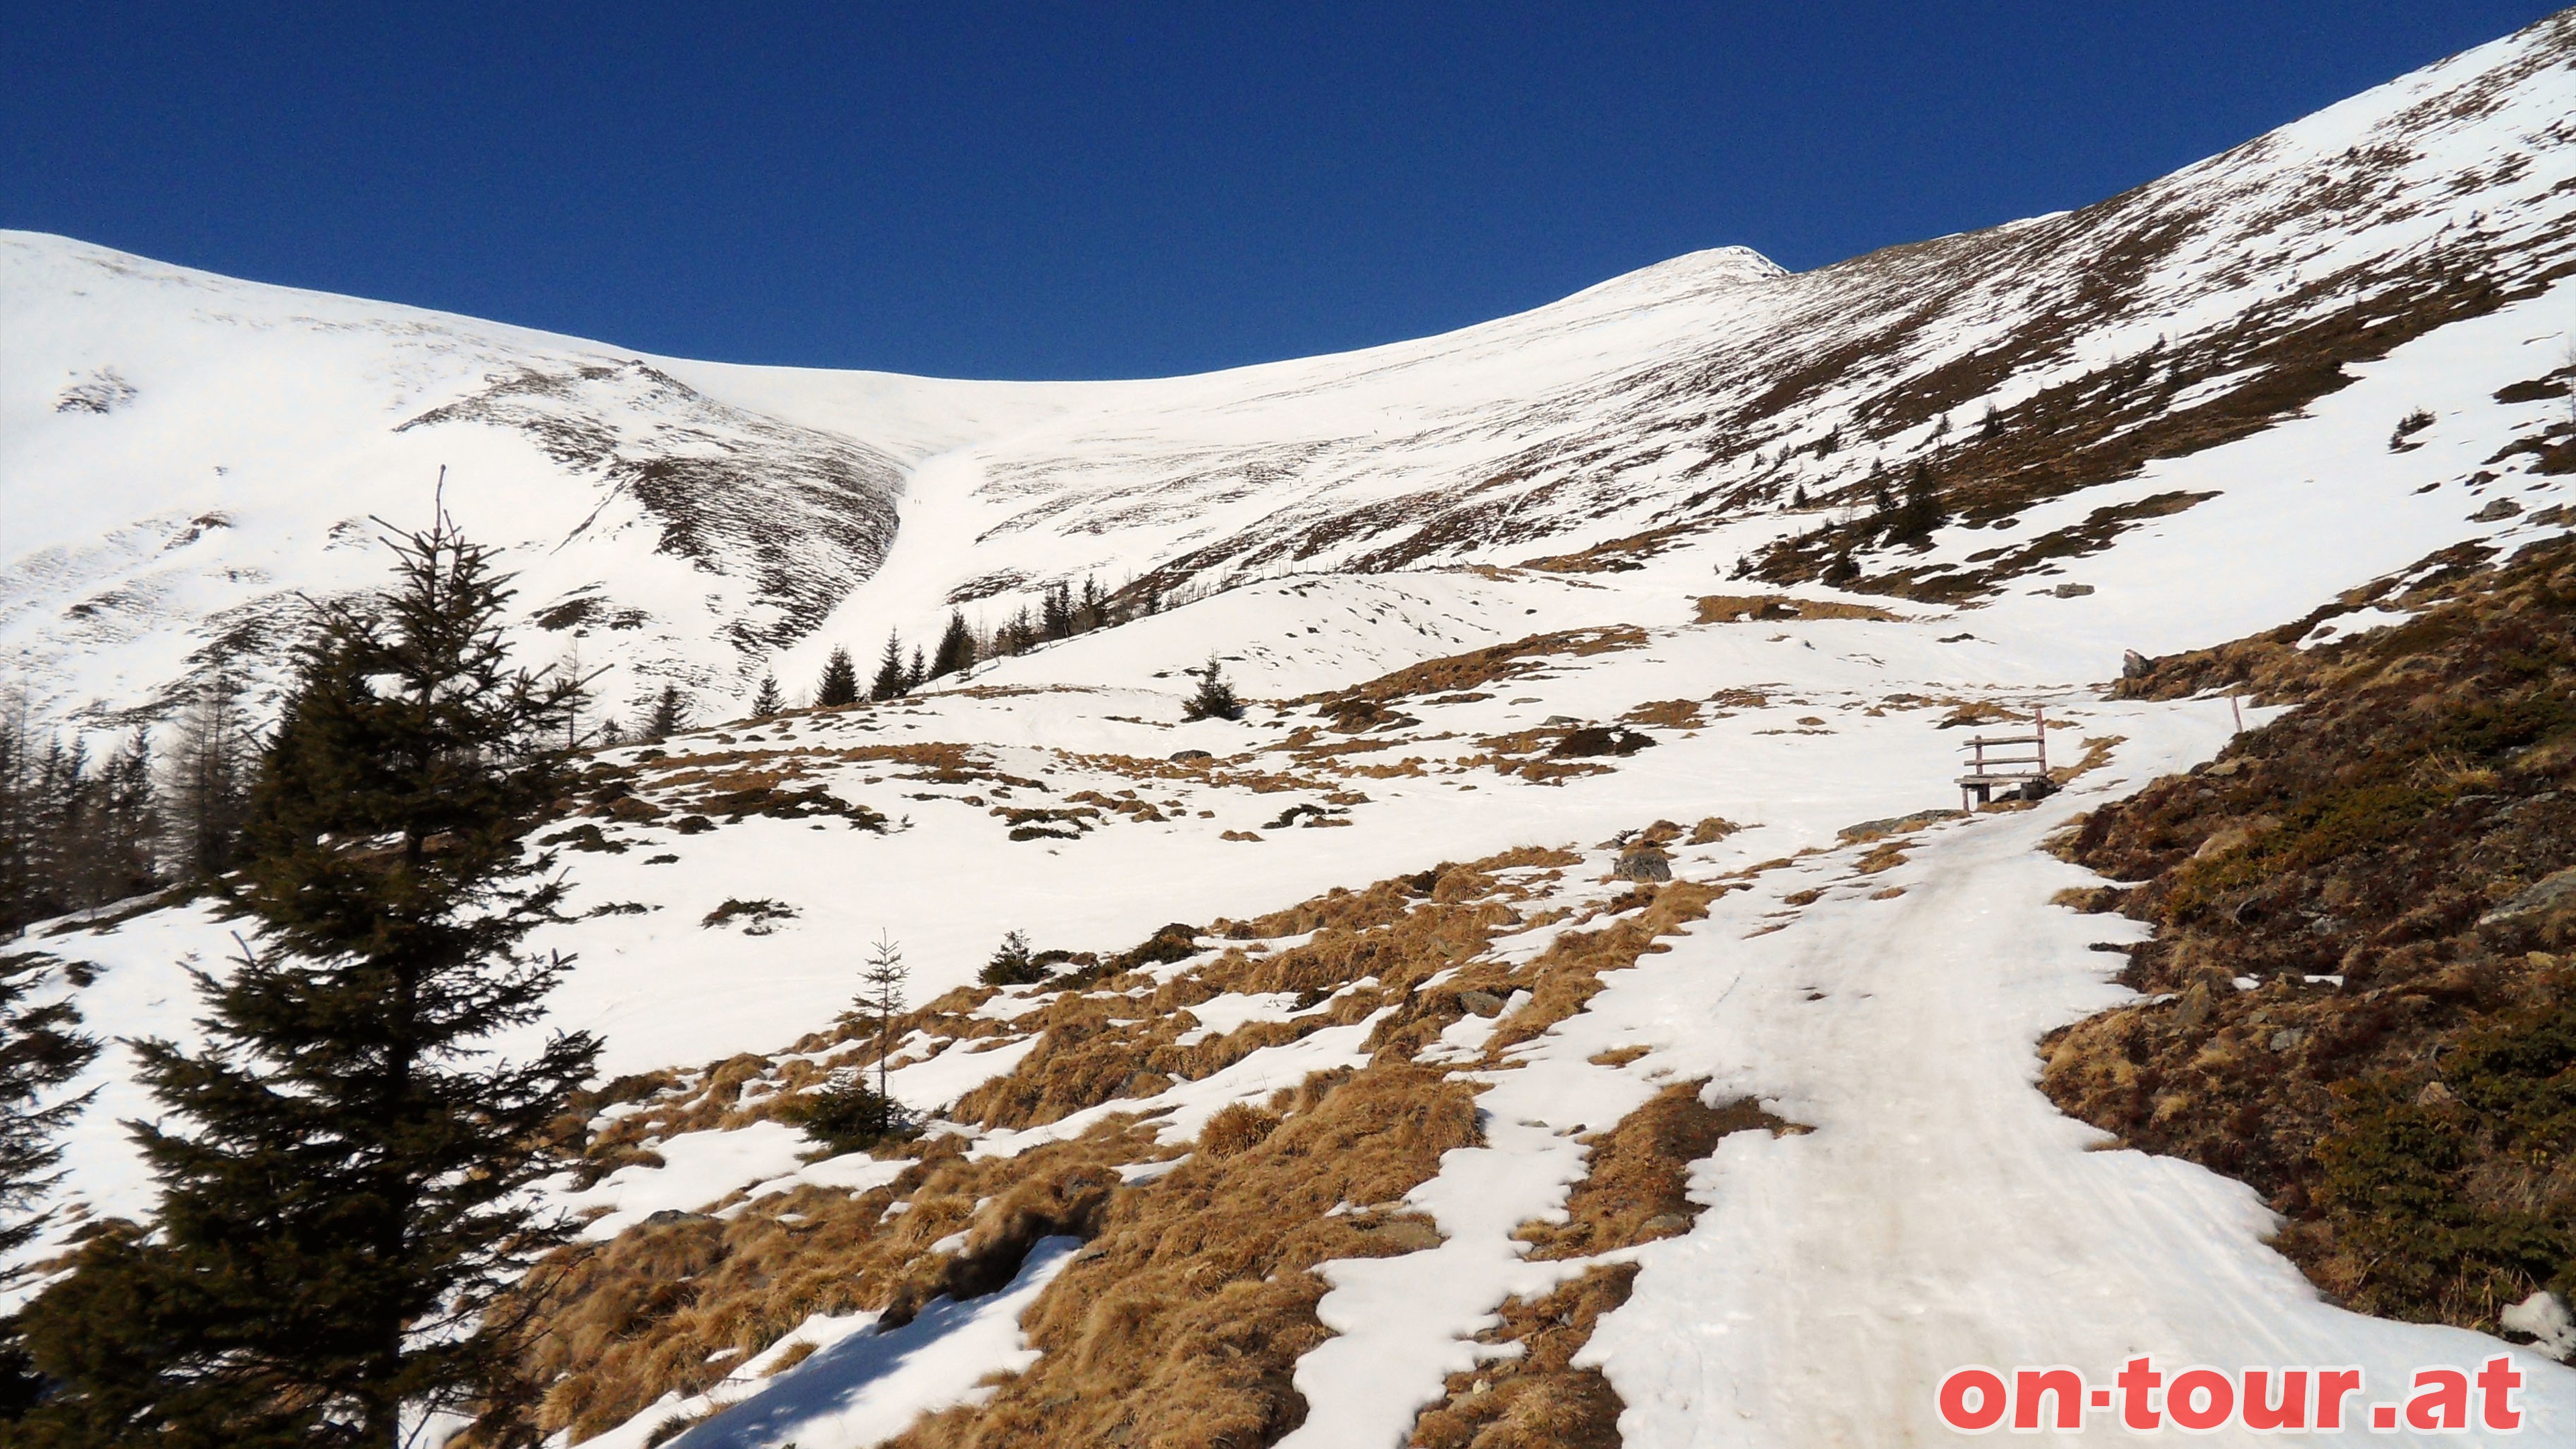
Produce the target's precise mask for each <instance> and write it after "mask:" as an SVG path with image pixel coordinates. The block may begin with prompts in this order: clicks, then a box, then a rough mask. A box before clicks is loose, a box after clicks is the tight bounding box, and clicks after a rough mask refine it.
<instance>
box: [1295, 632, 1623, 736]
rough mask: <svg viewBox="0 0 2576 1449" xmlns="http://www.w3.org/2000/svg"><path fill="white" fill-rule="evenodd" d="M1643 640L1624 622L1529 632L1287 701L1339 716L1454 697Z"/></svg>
mask: <svg viewBox="0 0 2576 1449" xmlns="http://www.w3.org/2000/svg"><path fill="white" fill-rule="evenodd" d="M1645 642H1646V631H1645V630H1643V629H1640V628H1637V627H1635V626H1633V625H1628V624H1612V625H1607V626H1603V627H1599V628H1590V629H1565V630H1560V631H1558V632H1556V633H1553V634H1533V635H1531V636H1530V637H1528V638H1526V639H1515V640H1513V641H1512V642H1511V643H1509V644H1495V645H1492V646H1489V647H1487V648H1483V649H1475V650H1470V651H1469V652H1467V653H1465V654H1452V655H1449V656H1448V657H1446V658H1443V659H1427V660H1424V661H1423V662H1422V663H1420V664H1411V665H1407V666H1405V667H1404V668H1402V669H1398V670H1396V671H1394V672H1393V673H1390V674H1382V675H1380V676H1378V677H1377V678H1375V679H1372V680H1370V681H1368V682H1367V683H1365V684H1355V685H1352V686H1351V687H1350V688H1348V689H1337V690H1334V691H1332V692H1330V693H1328V694H1310V695H1306V696H1304V697H1302V698H1299V699H1295V700H1291V701H1289V702H1290V703H1291V704H1312V705H1318V706H1320V707H1321V712H1323V713H1326V714H1332V713H1335V712H1337V707H1347V706H1349V705H1350V704H1352V703H1354V702H1360V701H1365V702H1368V703H1371V704H1384V703H1386V702H1387V701H1389V700H1394V699H1402V698H1405V697H1407V696H1410V695H1432V694H1455V693H1459V692H1461V691H1464V690H1472V689H1475V688H1477V687H1478V686H1480V685H1487V684H1493V683H1496V682H1498V681H1501V680H1506V679H1513V678H1517V677H1519V676H1521V675H1524V674H1529V673H1533V672H1535V671H1536V670H1538V669H1540V668H1543V667H1544V666H1545V665H1546V662H1547V661H1548V660H1549V659H1550V658H1556V657H1563V658H1580V657H1582V656H1584V655H1589V654H1606V653H1609V652H1610V651H1612V650H1614V649H1636V648H1641V647H1643V646H1644V644H1645Z"/></svg>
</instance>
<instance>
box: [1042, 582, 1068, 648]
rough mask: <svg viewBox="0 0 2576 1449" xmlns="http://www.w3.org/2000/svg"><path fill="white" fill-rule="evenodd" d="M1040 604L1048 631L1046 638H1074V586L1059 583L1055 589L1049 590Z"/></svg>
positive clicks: (1044, 624)
mask: <svg viewBox="0 0 2576 1449" xmlns="http://www.w3.org/2000/svg"><path fill="white" fill-rule="evenodd" d="M1039 602H1040V613H1041V615H1042V617H1043V621H1044V623H1043V627H1044V628H1045V630H1046V637H1048V638H1050V639H1070V638H1072V637H1073V585H1072V584H1070V583H1059V584H1057V585H1056V586H1055V587H1053V588H1051V589H1049V590H1047V591H1046V593H1045V595H1044V596H1043V597H1042V598H1041V599H1040V601H1039Z"/></svg>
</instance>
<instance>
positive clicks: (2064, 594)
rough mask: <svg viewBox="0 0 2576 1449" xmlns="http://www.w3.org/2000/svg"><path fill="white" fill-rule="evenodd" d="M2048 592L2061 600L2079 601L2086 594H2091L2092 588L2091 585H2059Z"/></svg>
mask: <svg viewBox="0 0 2576 1449" xmlns="http://www.w3.org/2000/svg"><path fill="white" fill-rule="evenodd" d="M2049 592H2050V593H2051V594H2054V595H2056V596H2057V597H2058V598H2061V599H2080V598H2083V597H2084V596H2085V595H2086V594H2089V593H2091V592H2093V586H2092V585H2091V584H2059V585H2058V586H2057V587H2056V588H2053V589H2051V590H2049Z"/></svg>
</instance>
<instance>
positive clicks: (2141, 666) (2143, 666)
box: [2120, 649, 2156, 679]
mask: <svg viewBox="0 0 2576 1449" xmlns="http://www.w3.org/2000/svg"><path fill="white" fill-rule="evenodd" d="M2155 668H2156V661H2154V660H2152V659H2149V658H2148V657H2147V656H2145V655H2144V654H2141V653H2139V652H2138V651H2137V650H2135V649H2131V650H2127V651H2125V652H2123V653H2122V654H2121V655H2120V677H2121V678H2122V679H2144V678H2146V677H2147V676H2148V675H2150V674H2152V673H2154V672H2155Z"/></svg>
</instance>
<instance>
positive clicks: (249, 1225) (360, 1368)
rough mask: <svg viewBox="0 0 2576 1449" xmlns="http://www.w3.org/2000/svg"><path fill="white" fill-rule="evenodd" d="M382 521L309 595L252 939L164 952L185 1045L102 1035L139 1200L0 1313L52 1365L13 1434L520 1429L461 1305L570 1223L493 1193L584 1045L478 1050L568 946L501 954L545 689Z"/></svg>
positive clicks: (197, 1436) (519, 1022) (468, 592)
mask: <svg viewBox="0 0 2576 1449" xmlns="http://www.w3.org/2000/svg"><path fill="white" fill-rule="evenodd" d="M391 542H392V545H393V548H394V551H395V554H396V581H395V583H394V585H393V586H392V587H391V588H389V589H388V590H386V591H385V593H384V594H382V595H381V596H380V597H378V598H376V599H375V600H373V601H370V602H359V603H340V604H326V605H321V606H318V607H317V610H316V613H317V617H316V619H315V627H314V630H313V633H312V636H311V637H310V638H309V639H308V640H307V641H306V642H305V643H304V645H303V646H302V647H301V649H300V650H299V653H298V656H297V677H296V680H295V684H294V688H293V691H292V693H291V695H290V696H289V699H288V702H287V705H286V709H285V713H284V718H283V719H282V720H281V722H280V723H279V724H278V726H277V728H276V730H275V732H274V734H273V736H272V737H271V739H270V740H269V742H268V744H267V746H266V748H265V750H264V751H263V754H262V758H261V761H260V769H259V777H258V780H257V783H256V786H255V788H254V790H253V792H252V801H251V816H250V821H249V827H248V830H247V842H248V847H249V854H248V858H247V861H246V864H245V866H244V869H243V871H242V874H241V885H240V887H239V889H238V891H237V893H236V896H235V900H236V902H237V904H238V905H239V906H240V907H241V908H242V909H243V910H244V911H245V912H246V913H247V914H249V915H250V916H251V917H252V918H253V919H254V921H255V925H254V927H253V934H252V935H251V936H250V937H249V938H248V941H247V943H246V944H245V946H244V952H243V955H242V956H241V958H240V959H239V960H237V961H236V962H235V964H234V969H233V970H232V972H231V973H230V974H229V975H228V976H226V977H222V978H218V977H216V976H213V975H211V974H205V973H200V974H199V975H198V977H197V981H198V989H199V991H200V993H201V995H202V996H203V998H204V1000H205V1003H206V1015H205V1017H204V1018H203V1020H202V1022H201V1026H202V1028H203V1035H204V1040H205V1045H204V1046H203V1047H202V1048H197V1049H193V1050H192V1049H190V1048H186V1047H183V1046H181V1045H179V1044H177V1043H174V1042H170V1041H162V1040H143V1041H138V1042H135V1043H133V1044H132V1045H133V1049H134V1052H135V1054H136V1056H137V1058H138V1059H139V1062H140V1076H141V1078H142V1080H143V1081H144V1082H145V1083H146V1084H148V1085H149V1086H150V1087H151V1088H152V1089H153V1091H154V1093H155V1094H156V1095H157V1096H158V1098H159V1099H160V1103H161V1105H162V1107H163V1109H164V1111H165V1112H166V1113H167V1114H168V1115H166V1116H164V1117H163V1118H161V1119H160V1120H157V1121H154V1122H149V1123H134V1124H130V1126H131V1128H132V1130H133V1132H134V1134H135V1136H136V1139H137V1141H138V1142H139V1144H140V1145H141V1147H142V1149H143V1152H144V1155H145V1157H146V1159H147V1160H148V1162H149V1163H150V1165H151V1167H152V1169H153V1172H154V1175H155V1176H156V1177H157V1178H158V1179H159V1183H160V1188H161V1211H160V1217H159V1219H158V1221H157V1222H156V1223H155V1224H154V1225H153V1227H152V1229H151V1231H150V1232H149V1234H148V1235H147V1234H146V1233H144V1232H141V1231H137V1230H128V1229H114V1230H111V1231H108V1232H104V1233H102V1234H100V1235H99V1236H98V1237H96V1238H94V1239H93V1240H92V1241H91V1242H90V1243H89V1244H88V1245H87V1246H86V1247H85V1248H84V1250H83V1254H82V1256H81V1259H80V1261H79V1263H78V1266H77V1267H76V1269H75V1271H73V1272H72V1273H71V1274H70V1275H68V1276H67V1277H66V1278H64V1279H62V1280H60V1281H58V1282H57V1283H56V1284H55V1285H54V1286H52V1287H50V1288H49V1289H48V1290H47V1291H46V1292H45V1293H44V1294H43V1295H42V1296H40V1297H39V1298H38V1299H37V1300H36V1301H35V1302H34V1303H33V1304H32V1305H30V1307H29V1308H28V1310H27V1311H26V1313H25V1314H24V1315H23V1322H24V1326H25V1335H26V1342H27V1344H28V1347H29V1349H30V1351H31V1353H32V1355H33V1357H34V1359H35V1362H36V1365H37V1367H38V1368H39V1369H41V1370H42V1371H43V1372H44V1373H45V1374H46V1375H47V1377H49V1378H51V1379H52V1380H54V1381H55V1384H56V1385H57V1389H56V1392H55V1393H54V1394H53V1396H52V1397H51V1398H49V1399H48V1400H47V1401H46V1402H45V1403H44V1404H43V1405H41V1406H39V1407H38V1408H37V1409H36V1410H35V1411H34V1413H33V1414H32V1415H31V1416H30V1419H29V1422H30V1424H31V1425H32V1426H34V1427H35V1428H36V1429H37V1431H38V1433H37V1440H36V1442H40V1443H42V1442H48V1440H49V1439H50V1441H51V1442H58V1443H66V1444H79V1443H91V1442H117V1443H123V1442H143V1441H150V1442H154V1443H158V1444H169V1445H187V1446H194V1445H207V1446H212V1445H216V1444H222V1445H227V1446H239V1445H271V1444H275V1445H316V1444H348V1445H370V1446H386V1449H393V1446H396V1445H398V1444H399V1443H400V1442H401V1433H402V1424H403V1418H404V1415H405V1413H406V1411H407V1410H408V1411H410V1412H412V1413H418V1412H420V1411H422V1410H425V1409H449V1410H459V1411H465V1412H481V1413H482V1414H483V1415H484V1418H485V1437H486V1440H487V1442H496V1443H497V1442H520V1441H524V1440H526V1439H528V1438H530V1437H532V1436H531V1434H530V1433H529V1431H527V1429H526V1426H525V1425H524V1424H520V1423H514V1422H511V1415H512V1413H513V1412H514V1411H515V1410H516V1409H518V1408H520V1407H524V1406H525V1405H526V1404H527V1403H529V1402H530V1401H531V1395H530V1393H529V1391H528V1386H526V1385H524V1384H522V1383H520V1382H519V1381H518V1379H517V1367H516V1366H517V1363H518V1354H517V1347H518V1346H517V1344H516V1342H515V1336H516V1333H517V1331H518V1328H519V1325H518V1323H516V1322H515V1321H513V1320H512V1319H511V1317H510V1316H509V1315H508V1314H506V1313H502V1312H498V1311H494V1310H495V1305H496V1304H497V1303H498V1302H500V1301H501V1300H500V1292H501V1290H502V1289H503V1288H504V1287H505V1286H507V1284H508V1283H509V1282H510V1281H512V1280H513V1279H514V1278H515V1276H516V1275H517V1273H518V1272H519V1270H520V1269H521V1268H522V1267H523V1266H524V1264H525V1263H526V1262H527V1260H528V1257H529V1255H531V1254H532V1253H534V1252H537V1251H541V1250H543V1249H544V1248H546V1247H548V1246H550V1245H552V1244H554V1243H557V1242H560V1241H562V1240H563V1238H564V1237H565V1236H566V1235H567V1234H568V1232H569V1230H570V1227H571V1224H569V1223H568V1222H567V1221H565V1220H563V1219H561V1218H559V1217H556V1216H552V1215H540V1214H539V1213H538V1212H537V1210H536V1209H535V1208H534V1207H533V1206H532V1205H531V1204H530V1203H529V1202H528V1201H527V1196H526V1189H527V1188H528V1187H529V1185H530V1184H531V1183H533V1182H534V1181H535V1180H536V1179H537V1178H539V1177H541V1176H543V1175H545V1174H546V1173H547V1172H550V1171H552V1170H553V1167H554V1164H553V1163H552V1162H550V1161H549V1160H548V1159H547V1158H546V1157H545V1156H544V1155H543V1149H542V1147H541V1146H540V1142H541V1138H542V1130H543V1128H544V1127H545V1126H546V1124H547V1123H548V1122H549V1121H550V1120H551V1119H553V1118H554V1117H555V1116H556V1115H558V1114H559V1113H560V1112H561V1111H562V1110H563V1109H564V1107H565V1106H566V1104H567V1102H568V1100H569V1097H570V1094H571V1092H572V1091H573V1090H574V1089H575V1087H577V1086H578V1084H579V1083H581V1082H582V1081H583V1080H584V1079H585V1078H587V1077H588V1076H589V1075H590V1072H591V1067H592V1063H593V1060H594V1058H595V1057H596V1055H597V1052H598V1043H597V1042H596V1041H595V1040H594V1039H592V1038H591V1037H590V1036H588V1035H587V1034H581V1033H574V1034H569V1035H568V1034H563V1033H557V1034H555V1035H554V1036H553V1037H551V1038H550V1039H549V1040H548V1041H547V1042H546V1043H545V1044H544V1045H543V1046H542V1047H540V1048H539V1049H537V1050H536V1051H535V1053H534V1055H533V1056H531V1057H529V1058H527V1059H525V1060H516V1061H513V1060H505V1059H503V1058H501V1057H499V1056H497V1055H495V1054H494V1053H493V1052H492V1050H491V1048H490V1046H489V1042H490V1039H491V1038H492V1037H493V1036H495V1035H496V1034H500V1033H504V1032H509V1031H512V1030H515V1029H518V1028H522V1027H525V1026H528V1025H530V1024H532V1023H534V1022H535V1021H537V1020H538V1019H539V1018H540V1016H541V1015H542V1010H543V1003H544V1000H545V998H546V996H547V994H548V993H549V992H550V991H551V990H552V989H553V987H554V985H555V983H556V982H557V980H558V979H559V978H560V977H561V975H562V974H563V972H564V970H565V968H566V967H567V966H568V964H569V963H568V962H567V961H566V960H565V959H564V958H562V957H561V956H558V955H551V954H532V953H529V952H527V951H525V950H524V949H523V942H524V940H525V938H526V936H527V934H528V932H529V931H531V930H532V929H534V928H535V927H537V926H538V925H540V924H542V923H544V922H547V921H550V920H556V919H560V917H558V916H557V914H556V907H557V906H558V904H559V903H560V901H561V898H562V890H563V887H562V884H561V882H560V881H559V880H558V879H555V878H554V877H553V875H552V867H553V858H552V857H551V856H548V855H541V854H537V853H534V852H533V851H531V850H529V849H528V848H527V847H526V846H525V845H524V844H523V837H524V835H525V834H526V832H527V830H528V829H529V827H530V825H531V824H532V823H533V821H534V820H535V818H536V816H537V814H538V812H539V811H540V810H541V809H542V808H543V807H544V805H545V804H546V802H548V801H550V800H552V799H554V798H556V797H557V796H558V795H559V794H561V793H562V790H563V788H564V782H565V773H564V767H563V761H562V756H561V754H560V748H561V743H562V739H563V734H564V728H565V723H566V721H567V719H568V718H569V716H570V711H571V708H572V705H573V702H574V700H575V698H576V697H577V695H578V692H579V689H578V685H577V684H575V683H574V682H572V681H569V680H557V679H547V678H543V677H539V676H533V675H531V674H529V673H527V672H526V671H524V670H517V669H513V668H512V667H511V666H510V664H509V661H508V651H507V648H506V646H505V645H504V643H503V640H502V635H501V628H500V621H501V617H502V613H503V610H504V607H505V605H506V604H507V602H508V600H509V598H510V597H511V591H510V589H509V588H508V580H507V579H506V577H504V576H502V575H499V574H497V573H495V572H494V569H493V566H492V559H491V556H490V554H489V553H488V552H487V551H486V550H484V549H482V548H480V547H478V546H476V545H473V544H471V543H468V542H467V541H466V540H464V539H463V538H462V537H460V536H459V535H458V534H457V533H456V531H455V529H454V527H453V525H451V524H450V523H448V522H447V521H446V520H445V518H444V517H443V516H441V517H440V519H439V521H438V522H437V523H436V524H434V525H433V526H432V527H431V528H430V529H429V531H427V532H425V533H416V534H412V535H410V536H408V537H406V538H402V539H398V540H392V541H391Z"/></svg>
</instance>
